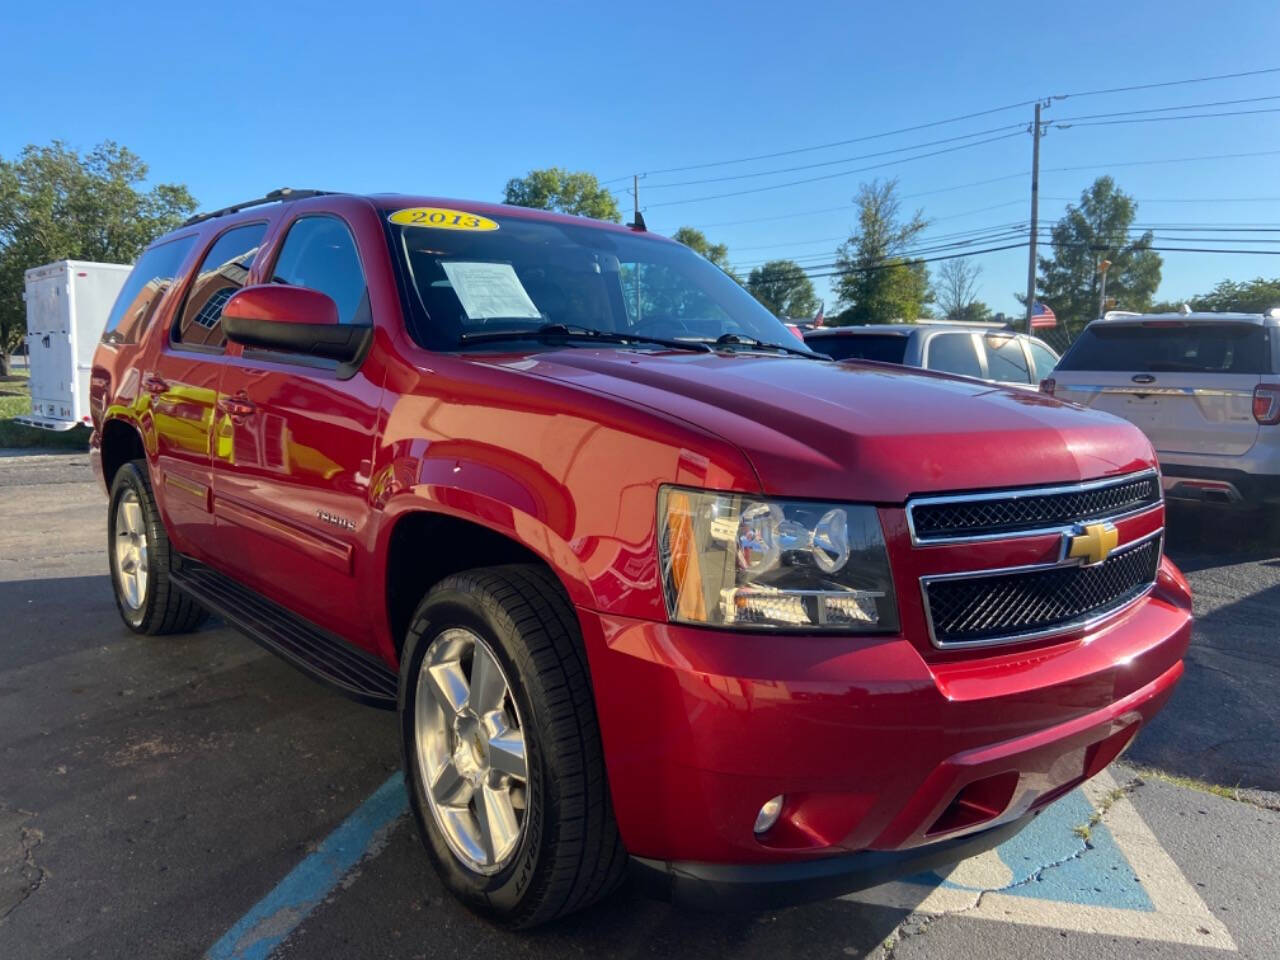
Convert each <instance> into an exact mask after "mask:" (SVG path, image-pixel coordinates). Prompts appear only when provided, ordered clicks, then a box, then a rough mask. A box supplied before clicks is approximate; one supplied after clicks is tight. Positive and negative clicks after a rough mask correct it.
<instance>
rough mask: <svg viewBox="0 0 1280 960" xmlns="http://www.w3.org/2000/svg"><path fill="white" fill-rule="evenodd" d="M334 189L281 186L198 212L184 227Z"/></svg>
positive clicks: (321, 193) (322, 195)
mask: <svg viewBox="0 0 1280 960" xmlns="http://www.w3.org/2000/svg"><path fill="white" fill-rule="evenodd" d="M333 193H334V191H332V190H294V189H293V188H292V187H281V188H280V189H279V190H272V191H271V192H270V193H268V194H267V195H266V196H265V197H257V198H255V199H253V200H245V201H244V202H243V203H235V204H232V205H231V206H229V207H222V208H221V209H219V210H210V211H209V212H208V213H197V214H196V215H195V216H194V217H188V218H187V219H186V220H184V221H183V223H182V225H183V226H184V227H189V226H191V225H192V224H193V223H203V222H204V221H205V220H212V219H213V218H214V217H225V216H226V215H227V214H229V213H239V212H240V211H241V210H243V209H245V208H246V207H257V206H261V205H262V204H264V203H276V202H277V201H279V202H281V203H283V202H284V201H286V200H305V199H306V198H307V197H327V196H330V195H331V194H333Z"/></svg>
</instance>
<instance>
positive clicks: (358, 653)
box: [169, 557, 399, 710]
mask: <svg viewBox="0 0 1280 960" xmlns="http://www.w3.org/2000/svg"><path fill="white" fill-rule="evenodd" d="M175 559H176V560H177V562H176V563H175V564H174V565H173V568H172V569H171V570H170V571H169V577H170V579H171V580H172V581H173V583H174V584H175V585H176V586H178V587H179V588H180V589H181V590H182V591H183V592H184V593H186V594H188V595H189V596H191V597H192V598H193V599H195V600H196V601H198V602H199V603H200V605H201V606H203V607H206V608H207V609H208V610H209V611H210V612H211V613H216V614H217V615H218V616H220V617H221V618H222V619H223V620H225V621H226V622H227V623H229V624H230V625H231V626H233V627H235V628H236V629H238V630H239V631H240V632H241V633H244V634H245V635H246V636H248V637H249V639H251V640H253V641H254V642H255V643H258V644H260V645H261V646H263V647H265V648H266V649H268V650H270V651H271V652H272V653H274V654H276V655H277V656H280V657H283V658H284V659H285V660H287V661H289V663H291V664H293V665H294V666H295V667H297V668H298V669H299V670H301V671H302V672H303V673H305V674H308V675H310V676H311V677H313V678H315V679H316V680H319V681H321V682H322V683H326V684H328V685H329V686H331V687H333V688H334V689H335V690H337V691H338V692H339V693H342V694H344V695H346V696H348V697H350V698H351V699H353V700H358V701H359V702H360V703H364V704H368V705H369V706H372V707H380V708H382V709H384V710H394V709H395V708H396V694H397V691H398V684H399V678H398V677H397V676H396V674H395V673H394V672H393V671H392V670H391V668H390V667H388V666H387V665H386V664H385V663H383V662H382V661H381V660H379V659H378V658H377V657H375V656H373V655H372V654H370V653H366V652H365V651H363V650H361V649H359V648H358V647H355V646H352V645H351V644H350V643H348V642H347V641H346V640H343V639H342V638H341V637H339V636H336V635H335V634H332V633H330V632H328V631H327V630H324V629H323V628H321V627H318V626H316V625H315V624H314V623H311V622H310V621H308V620H304V619H302V617H299V616H298V615H297V614H296V613H292V612H291V611H289V610H286V609H285V608H284V607H282V606H280V604H278V603H276V602H275V601H273V600H268V599H267V598H266V597H264V596H262V595H261V594H260V593H257V592H256V591H254V590H251V589H249V588H248V587H246V586H244V585H242V584H240V583H238V582H236V581H235V580H233V579H231V578H230V577H228V576H227V575H226V574H223V573H219V572H218V571H217V570H214V569H213V568H212V567H208V566H205V565H204V564H203V563H200V562H199V561H197V560H192V559H191V558H190V557H176V558H175Z"/></svg>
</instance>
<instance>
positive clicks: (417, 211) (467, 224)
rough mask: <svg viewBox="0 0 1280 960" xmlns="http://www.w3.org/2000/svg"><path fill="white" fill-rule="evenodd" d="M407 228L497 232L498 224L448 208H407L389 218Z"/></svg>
mask: <svg viewBox="0 0 1280 960" xmlns="http://www.w3.org/2000/svg"><path fill="white" fill-rule="evenodd" d="M387 219H388V220H390V221H391V222H392V223H399V224H403V225H404V226H406V227H430V228H431V229H434V230H497V229H498V224H497V223H496V222H495V221H493V220H490V219H489V218H488V217H482V216H480V215H479V214H475V213H467V211H465V210H450V209H448V208H447V207H406V208H405V209H404V210H397V211H396V212H395V213H393V214H391V216H390V217H388V218H387Z"/></svg>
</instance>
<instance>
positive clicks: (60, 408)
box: [17, 260, 133, 430]
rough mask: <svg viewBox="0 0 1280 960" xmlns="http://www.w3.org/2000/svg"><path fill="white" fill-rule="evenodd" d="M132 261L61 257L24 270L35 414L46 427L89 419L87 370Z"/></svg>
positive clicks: (30, 419) (36, 423) (35, 422)
mask: <svg viewBox="0 0 1280 960" xmlns="http://www.w3.org/2000/svg"><path fill="white" fill-rule="evenodd" d="M132 269H133V268H132V267H129V266H123V265H121V264H118V263H86V262H85V261H83V260H59V261H58V262H57V263H50V264H46V265H45V266H43V267H32V268H31V269H30V270H28V271H27V272H26V292H25V294H24V295H23V298H24V299H25V300H26V302H27V362H28V364H29V367H30V372H31V415H30V416H26V417H18V418H17V419H18V420H19V421H20V422H22V423H26V424H30V425H31V426H33V427H42V428H43V429H45V430H70V429H71V428H72V427H74V426H76V425H77V424H85V425H88V424H89V423H90V418H89V371H90V369H91V368H92V365H93V351H94V349H95V348H96V347H97V346H98V341H99V340H100V339H101V338H102V331H103V328H104V327H105V326H106V324H107V316H108V315H109V314H110V313H111V307H112V305H113V304H114V303H115V301H116V296H117V294H119V293H120V288H121V287H123V286H124V282H125V280H126V279H128V276H129V271H130V270H132Z"/></svg>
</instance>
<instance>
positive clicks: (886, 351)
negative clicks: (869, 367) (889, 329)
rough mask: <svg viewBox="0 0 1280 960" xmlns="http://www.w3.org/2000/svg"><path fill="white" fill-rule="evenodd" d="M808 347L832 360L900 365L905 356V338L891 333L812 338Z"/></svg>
mask: <svg viewBox="0 0 1280 960" xmlns="http://www.w3.org/2000/svg"><path fill="white" fill-rule="evenodd" d="M808 344H809V346H810V347H812V348H813V349H814V350H817V351H818V352H819V353H825V354H826V355H827V356H829V357H831V358H832V359H833V360H879V361H880V362H881V363H901V362H902V358H903V357H905V356H906V355H907V338H906V337H904V336H901V335H900V334H893V333H885V334H879V333H854V334H832V335H830V336H819V337H813V338H812V339H810V340H809V341H808Z"/></svg>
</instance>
